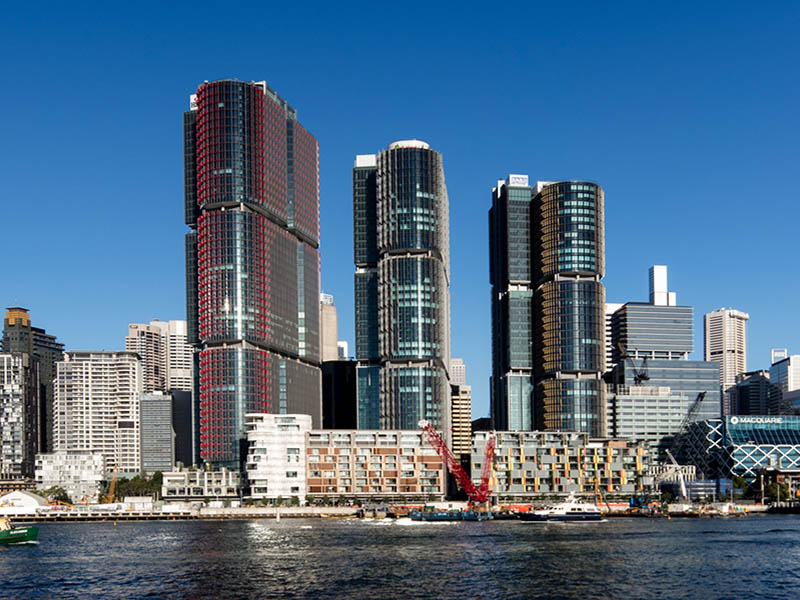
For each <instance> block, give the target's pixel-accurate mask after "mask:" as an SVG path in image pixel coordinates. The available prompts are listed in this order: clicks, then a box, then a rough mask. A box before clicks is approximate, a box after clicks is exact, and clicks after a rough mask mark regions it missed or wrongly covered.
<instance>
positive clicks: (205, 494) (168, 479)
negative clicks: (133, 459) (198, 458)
mask: <svg viewBox="0 0 800 600" xmlns="http://www.w3.org/2000/svg"><path fill="white" fill-rule="evenodd" d="M241 491H242V485H241V476H240V474H239V471H229V470H228V469H226V468H225V467H222V468H221V469H219V470H215V471H212V470H210V469H180V470H177V471H170V472H169V473H163V478H162V484H161V497H162V498H163V499H164V500H196V501H203V500H228V501H230V500H236V499H238V498H239V496H240V494H241Z"/></svg>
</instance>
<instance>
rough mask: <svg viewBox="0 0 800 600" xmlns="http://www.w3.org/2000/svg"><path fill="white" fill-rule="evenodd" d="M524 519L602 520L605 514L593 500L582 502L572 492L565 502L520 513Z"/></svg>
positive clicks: (520, 516) (521, 518)
mask: <svg viewBox="0 0 800 600" xmlns="http://www.w3.org/2000/svg"><path fill="white" fill-rule="evenodd" d="M519 518H520V520H522V521H540V522H541V521H564V522H566V521H601V520H602V519H603V514H602V513H601V512H600V509H599V508H597V506H596V505H594V504H592V503H591V502H581V501H579V500H577V499H576V498H575V495H574V494H570V496H569V498H567V499H566V500H565V501H564V502H559V503H558V504H554V505H553V506H549V507H547V508H543V509H540V510H534V511H531V512H527V513H520V515H519Z"/></svg>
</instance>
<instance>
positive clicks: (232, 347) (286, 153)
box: [184, 80, 321, 468]
mask: <svg viewBox="0 0 800 600" xmlns="http://www.w3.org/2000/svg"><path fill="white" fill-rule="evenodd" d="M184 132H185V137H184V140H185V141H184V143H185V178H186V186H185V187H186V223H187V225H189V226H190V227H191V228H192V231H191V232H190V233H189V234H188V235H187V239H186V249H187V283H188V284H187V320H188V330H189V338H190V341H191V342H193V343H195V344H196V346H197V347H198V350H199V351H198V353H197V355H196V359H195V403H196V407H197V408H196V411H195V419H196V422H195V426H196V429H197V432H198V438H199V454H200V457H199V458H200V459H201V460H203V461H206V462H212V463H218V464H221V465H225V466H232V467H237V468H238V466H239V460H240V442H241V440H242V438H244V415H245V414H247V413H248V412H267V413H304V414H310V415H311V416H312V418H313V419H314V424H315V426H316V427H319V426H320V425H321V398H320V371H319V351H320V350H319V310H318V304H317V303H318V298H319V252H318V250H317V248H318V246H319V187H318V181H319V177H318V173H319V158H318V157H319V150H318V145H317V141H316V140H315V139H314V138H313V137H312V136H311V134H309V133H308V132H307V131H306V130H305V129H303V127H302V126H301V125H300V124H299V123H298V122H297V113H296V112H295V110H294V109H293V108H292V107H291V106H289V105H288V104H287V103H286V102H285V101H284V100H283V99H281V98H280V97H279V96H278V95H277V94H276V93H275V92H274V91H273V90H271V89H270V88H269V87H268V86H267V85H266V83H264V82H259V83H252V82H251V83H245V82H241V81H233V80H224V81H215V82H211V83H204V84H203V85H201V86H200V87H199V88H198V90H197V94H196V95H195V96H193V97H192V100H191V110H190V111H189V112H187V113H185V115H184Z"/></svg>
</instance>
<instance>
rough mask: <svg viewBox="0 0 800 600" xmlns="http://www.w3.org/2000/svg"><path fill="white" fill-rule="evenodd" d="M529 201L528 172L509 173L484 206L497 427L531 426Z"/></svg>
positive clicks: (521, 428)
mask: <svg viewBox="0 0 800 600" xmlns="http://www.w3.org/2000/svg"><path fill="white" fill-rule="evenodd" d="M532 199H533V197H532V195H531V188H530V186H529V185H528V176H527V175H509V176H508V178H507V179H506V180H505V181H498V183H497V187H496V188H494V189H493V190H492V207H491V208H490V209H489V247H490V250H489V256H490V259H489V279H490V282H491V285H492V288H491V294H492V302H491V306H492V379H491V390H490V393H491V416H492V421H493V423H494V427H496V428H497V429H499V430H502V431H525V430H530V429H532V428H533V356H532V346H531V325H532V322H531V310H532V302H533V287H532V285H531V221H530V215H531V201H532Z"/></svg>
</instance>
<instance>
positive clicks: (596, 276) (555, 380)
mask: <svg viewBox="0 0 800 600" xmlns="http://www.w3.org/2000/svg"><path fill="white" fill-rule="evenodd" d="M603 210H604V208H603V190H602V188H600V186H598V185H596V184H594V183H589V182H584V181H564V182H559V183H551V184H538V185H537V193H536V195H535V196H534V198H533V205H532V209H531V232H532V233H531V238H532V240H533V241H532V247H533V253H532V255H533V260H532V269H531V271H532V273H531V278H532V281H533V283H534V285H535V288H536V291H535V294H534V299H533V327H532V330H533V365H534V367H533V370H534V378H535V381H536V386H535V397H536V410H535V411H534V414H535V426H536V427H537V428H544V429H558V430H565V431H582V432H585V433H588V434H590V435H593V436H604V435H605V434H606V421H605V417H606V401H605V386H604V385H603V382H602V381H601V376H602V374H603V372H604V371H605V360H606V353H605V312H604V309H605V289H604V287H603V284H602V283H601V282H600V280H601V279H602V277H603V275H604V274H605V245H604V244H605V242H604V217H603Z"/></svg>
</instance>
